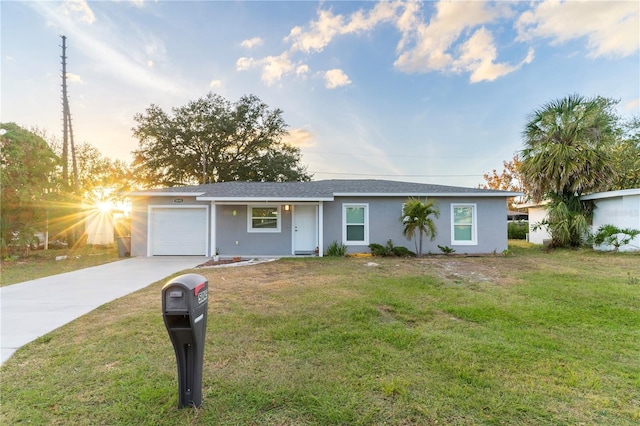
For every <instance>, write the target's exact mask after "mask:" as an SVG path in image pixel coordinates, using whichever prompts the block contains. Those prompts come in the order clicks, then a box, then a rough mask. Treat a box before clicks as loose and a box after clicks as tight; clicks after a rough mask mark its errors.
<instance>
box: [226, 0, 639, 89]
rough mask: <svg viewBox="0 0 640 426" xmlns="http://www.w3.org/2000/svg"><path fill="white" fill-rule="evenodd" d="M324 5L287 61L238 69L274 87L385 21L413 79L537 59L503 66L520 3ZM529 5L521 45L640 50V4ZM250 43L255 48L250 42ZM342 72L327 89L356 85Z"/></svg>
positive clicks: (506, 70) (285, 55) (297, 31)
mask: <svg viewBox="0 0 640 426" xmlns="http://www.w3.org/2000/svg"><path fill="white" fill-rule="evenodd" d="M365 4H366V3H365ZM323 6H324V4H323V3H321V5H320V7H319V8H318V10H317V16H316V17H315V19H313V20H311V21H309V22H308V23H307V24H306V25H303V26H295V27H293V28H292V29H291V30H290V32H289V34H288V35H287V36H286V37H285V38H284V41H285V42H286V43H288V44H289V48H288V49H287V50H285V51H284V52H282V53H281V54H280V55H274V56H268V57H265V58H262V59H248V58H240V59H239V60H238V62H237V65H236V68H237V69H238V70H246V69H249V68H252V67H256V66H261V67H262V70H263V72H262V80H263V81H264V82H266V83H267V84H273V82H275V81H277V80H280V79H282V78H283V77H284V76H286V75H288V74H295V75H300V74H301V71H302V70H304V72H305V73H306V72H308V69H309V68H308V66H306V65H304V64H302V63H301V62H297V61H296V59H295V58H296V55H300V54H301V53H302V54H307V55H311V54H317V53H320V52H322V51H323V50H324V49H325V48H326V47H327V46H328V45H329V44H330V43H331V42H332V41H333V40H334V39H335V38H337V37H339V36H344V35H347V34H362V33H366V32H370V31H373V30H375V29H376V28H378V27H379V26H380V25H381V24H383V23H391V24H393V25H394V26H395V28H396V29H397V30H398V32H399V33H400V40H399V41H398V43H397V46H396V54H397V57H396V60H395V62H394V66H395V67H396V68H397V69H398V70H399V71H401V72H405V73H426V72H433V71H435V72H443V73H447V72H455V73H467V74H469V81H470V82H472V83H476V82H480V81H494V80H496V79H498V78H500V77H503V76H505V75H507V74H510V73H512V72H514V71H516V70H518V69H520V68H521V67H522V66H524V65H525V64H529V63H531V62H532V61H533V58H534V50H533V47H530V48H529V50H528V52H527V55H526V56H525V57H524V58H522V59H521V60H520V61H519V62H513V63H512V62H505V61H504V60H503V61H500V51H499V45H498V43H497V42H496V40H495V38H494V33H493V32H492V29H494V28H495V31H500V34H507V33H508V32H505V31H504V29H503V28H497V27H498V25H502V26H504V25H505V24H510V23H512V22H513V21H514V20H515V19H516V12H515V11H516V10H517V9H519V8H520V6H518V5H517V4H516V3H514V2H485V1H449V0H440V1H437V2H434V3H425V2H417V1H406V2H405V1H400V0H396V1H379V2H377V3H375V5H374V6H373V7H371V8H369V9H366V8H365V7H363V8H361V9H359V10H357V11H355V12H354V13H352V14H350V15H342V14H336V13H334V12H333V10H332V9H322V7H323ZM524 7H527V8H529V10H528V11H526V12H524V13H522V14H521V15H520V16H519V17H518V19H517V22H516V23H515V27H516V30H517V31H518V37H517V39H516V40H515V41H516V42H528V41H530V40H532V39H534V38H536V37H547V38H551V39H552V40H553V41H552V44H553V43H555V44H558V43H562V42H565V41H567V40H572V39H576V38H580V37H586V38H587V39H588V49H589V55H590V56H602V55H622V56H624V55H629V54H631V53H633V52H636V51H637V50H638V49H639V45H640V37H638V27H639V19H640V18H639V15H640V5H639V3H637V2H632V1H611V2H595V1H580V2H579V1H561V0H547V1H544V2H542V3H540V2H532V3H531V4H530V5H527V6H524ZM425 8H429V9H430V8H433V9H434V13H433V14H432V15H431V16H430V17H429V18H428V20H427V19H426V18H425V16H424V12H423V10H424V9H425ZM252 40H253V39H252ZM245 42H246V43H247V44H250V43H249V40H245ZM245 42H243V44H244V43H245ZM506 43H507V44H509V43H510V41H506ZM516 61H517V59H516ZM305 67H306V68H305ZM332 72H333V70H332ZM341 72H342V71H341ZM342 74H343V76H344V77H342V78H344V80H342V81H341V80H340V79H339V76H338V75H337V74H326V75H325V80H326V86H327V87H328V88H336V87H340V86H341V85H346V84H349V83H350V80H349V78H348V77H346V74H344V72H342Z"/></svg>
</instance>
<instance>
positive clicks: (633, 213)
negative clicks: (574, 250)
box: [518, 188, 640, 251]
mask: <svg viewBox="0 0 640 426" xmlns="http://www.w3.org/2000/svg"><path fill="white" fill-rule="evenodd" d="M581 199H582V200H585V201H588V200H591V201H593V202H594V204H595V207H594V210H593V222H592V227H591V228H592V229H591V230H592V232H594V233H595V232H597V230H598V228H599V227H600V226H602V225H614V226H616V227H618V228H620V229H625V228H631V229H640V188H633V189H622V190H618V191H607V192H598V193H594V194H589V195H583V196H582V197H581ZM547 204H548V202H547V201H543V202H541V203H528V204H521V205H519V206H518V207H520V208H527V209H528V211H529V236H528V240H529V242H531V243H534V244H543V243H544V242H545V240H550V239H551V235H550V234H549V231H548V230H547V229H546V228H544V227H540V228H538V229H534V228H535V227H536V224H539V223H540V222H542V221H543V220H544V219H545V218H546V217H547ZM594 248H595V249H596V250H611V249H612V248H611V247H601V246H598V247H594ZM631 250H640V236H638V237H636V238H634V239H633V240H632V241H631V242H630V243H629V244H627V245H626V246H623V247H620V251H631Z"/></svg>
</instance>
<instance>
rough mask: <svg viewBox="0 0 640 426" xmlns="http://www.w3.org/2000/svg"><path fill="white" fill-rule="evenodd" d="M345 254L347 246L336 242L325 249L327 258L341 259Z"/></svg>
mask: <svg viewBox="0 0 640 426" xmlns="http://www.w3.org/2000/svg"><path fill="white" fill-rule="evenodd" d="M345 254H347V246H345V245H344V244H341V243H338V242H337V241H334V242H332V243H331V244H329V247H327V256H335V257H343V256H344V255H345Z"/></svg>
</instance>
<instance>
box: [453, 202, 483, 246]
mask: <svg viewBox="0 0 640 426" xmlns="http://www.w3.org/2000/svg"><path fill="white" fill-rule="evenodd" d="M469 207H470V208H471V240H456V225H467V224H456V222H455V216H456V215H455V210H456V208H469ZM451 245H452V246H454V245H455V246H477V245H478V205H477V203H452V204H451Z"/></svg>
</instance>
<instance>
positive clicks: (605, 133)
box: [520, 95, 618, 201]
mask: <svg viewBox="0 0 640 426" xmlns="http://www.w3.org/2000/svg"><path fill="white" fill-rule="evenodd" d="M616 103H617V102H616V101H614V100H611V99H606V98H601V97H597V98H593V99H588V98H584V97H582V96H580V95H571V96H568V97H566V98H564V99H560V100H555V101H551V102H549V103H548V104H546V105H544V106H543V107H542V108H541V109H539V110H537V111H534V113H533V114H532V115H531V116H530V117H529V122H528V123H527V125H526V127H525V130H524V132H523V136H524V143H525V149H524V150H522V155H521V158H522V164H521V166H520V172H521V173H522V174H523V177H524V178H525V180H526V181H527V184H528V186H529V189H530V191H531V195H532V197H533V198H534V200H536V201H540V200H541V199H543V198H544V197H545V196H547V195H548V194H549V193H552V194H557V195H565V194H567V195H578V196H579V195H581V194H586V193H590V192H597V191H600V190H607V189H608V186H609V184H610V183H611V181H612V180H613V177H614V176H615V169H614V167H613V164H612V162H611V158H610V154H609V150H608V148H609V146H610V145H611V144H612V143H613V141H614V140H615V136H616V131H617V130H616V127H617V121H618V119H617V117H616V115H615V114H614V112H613V111H612V107H613V106H614V105H615V104H616Z"/></svg>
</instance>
